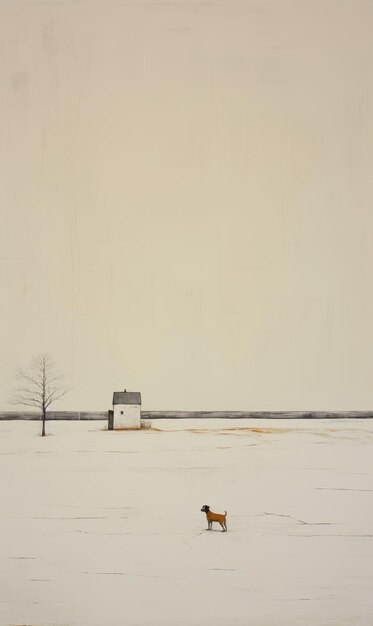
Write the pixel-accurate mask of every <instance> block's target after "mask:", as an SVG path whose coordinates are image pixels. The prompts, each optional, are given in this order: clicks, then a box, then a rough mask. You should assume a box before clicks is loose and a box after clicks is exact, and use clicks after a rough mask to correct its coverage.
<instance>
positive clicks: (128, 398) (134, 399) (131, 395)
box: [113, 391, 141, 404]
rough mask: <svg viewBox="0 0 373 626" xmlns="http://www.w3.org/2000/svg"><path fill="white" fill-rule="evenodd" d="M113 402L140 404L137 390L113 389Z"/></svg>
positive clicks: (139, 395)
mask: <svg viewBox="0 0 373 626" xmlns="http://www.w3.org/2000/svg"><path fill="white" fill-rule="evenodd" d="M113 404H141V393H140V392H139V391H114V393H113Z"/></svg>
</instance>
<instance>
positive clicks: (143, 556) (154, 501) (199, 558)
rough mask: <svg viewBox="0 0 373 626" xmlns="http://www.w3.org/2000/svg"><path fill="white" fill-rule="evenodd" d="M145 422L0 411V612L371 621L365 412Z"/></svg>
mask: <svg viewBox="0 0 373 626" xmlns="http://www.w3.org/2000/svg"><path fill="white" fill-rule="evenodd" d="M153 426H154V427H155V428H157V429H161V430H160V431H141V432H127V433H126V432H105V431H104V430H103V429H104V424H103V423H101V422H84V423H82V422H51V423H49V424H48V432H49V433H50V436H48V437H46V438H45V439H42V438H41V437H39V436H37V433H38V432H39V428H40V425H39V424H38V423H37V422H1V423H0V481H1V488H0V493H1V517H0V532H1V537H2V543H1V548H0V550H1V551H0V564H1V568H0V625H1V626H5V625H6V626H9V625H12V626H13V625H15V624H17V625H20V624H22V625H23V624H26V625H32V626H36V625H37V626H51V625H58V626H62V625H68V626H78V625H80V626H148V625H151V626H238V625H240V626H301V625H314V626H324V625H325V626H344V625H346V626H355V625H361V626H372V625H373V593H372V590H373V481H372V477H373V453H372V443H373V421H370V420H361V421H360V420H353V421H352V420H350V421H348V420H346V421H342V420H341V421H334V420H333V421H307V420H304V421H303V420H302V421H292V420H283V421H282V420H274V421H272V422H271V421H268V422H267V421H263V420H260V421H254V420H237V421H234V420H229V421H228V420H227V421H225V420H205V421H196V420H191V421H187V420H180V421H179V422H175V421H168V420H167V421H166V420H165V421H156V422H154V423H153ZM203 504H209V505H210V506H211V508H212V509H213V510H216V511H218V512H220V511H224V510H225V509H226V510H227V511H228V518H227V522H228V532H227V533H222V532H220V530H218V528H217V529H216V531H214V532H208V531H206V530H205V528H206V520H205V516H204V515H203V514H202V513H201V512H200V508H201V506H202V505H203Z"/></svg>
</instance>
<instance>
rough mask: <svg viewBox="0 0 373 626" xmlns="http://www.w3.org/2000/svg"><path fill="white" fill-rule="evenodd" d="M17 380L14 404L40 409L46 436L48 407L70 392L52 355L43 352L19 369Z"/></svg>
mask: <svg viewBox="0 0 373 626" xmlns="http://www.w3.org/2000/svg"><path fill="white" fill-rule="evenodd" d="M16 380H17V386H16V387H15V389H14V395H13V404H21V405H23V406H30V407H36V408H38V409H40V411H41V418H42V420H43V426H42V431H41V435H42V437H45V422H46V419H47V409H48V408H49V407H50V405H51V404H52V402H56V401H57V400H60V399H61V398H63V396H65V395H66V394H67V393H68V389H67V387H66V386H65V385H64V384H63V379H62V376H61V375H60V374H58V373H57V371H56V366H55V364H54V362H53V361H52V359H51V358H50V356H49V355H48V354H45V353H42V354H39V355H38V356H36V357H34V358H33V359H32V361H31V363H30V365H29V366H28V367H26V368H21V369H19V370H18V371H17V374H16Z"/></svg>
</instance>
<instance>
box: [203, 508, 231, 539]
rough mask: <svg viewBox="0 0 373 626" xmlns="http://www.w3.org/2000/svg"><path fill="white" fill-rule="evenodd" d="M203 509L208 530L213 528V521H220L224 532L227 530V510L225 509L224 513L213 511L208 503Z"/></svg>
mask: <svg viewBox="0 0 373 626" xmlns="http://www.w3.org/2000/svg"><path fill="white" fill-rule="evenodd" d="M201 511H202V513H206V517H207V530H211V529H212V522H218V523H219V524H220V526H221V527H222V529H223V533H224V532H226V530H227V522H226V519H225V518H226V517H227V511H225V513H224V515H223V514H222V513H213V512H212V511H210V507H209V506H208V504H205V505H204V506H203V507H202V509H201Z"/></svg>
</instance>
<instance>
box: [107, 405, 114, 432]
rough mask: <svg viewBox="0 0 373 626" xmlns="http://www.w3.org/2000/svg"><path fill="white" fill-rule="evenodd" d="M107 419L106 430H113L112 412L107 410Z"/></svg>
mask: <svg viewBox="0 0 373 626" xmlns="http://www.w3.org/2000/svg"><path fill="white" fill-rule="evenodd" d="M107 418H108V424H107V428H108V430H113V429H114V411H110V410H109V411H108V412H107Z"/></svg>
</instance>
